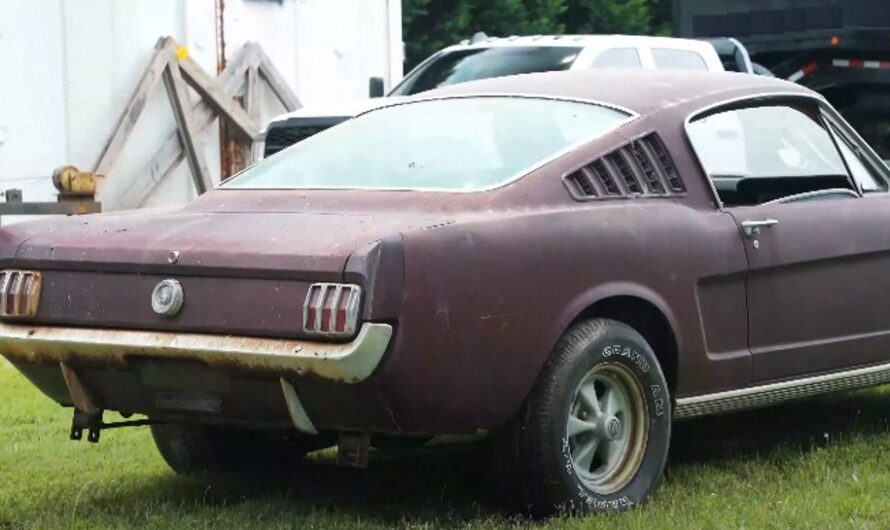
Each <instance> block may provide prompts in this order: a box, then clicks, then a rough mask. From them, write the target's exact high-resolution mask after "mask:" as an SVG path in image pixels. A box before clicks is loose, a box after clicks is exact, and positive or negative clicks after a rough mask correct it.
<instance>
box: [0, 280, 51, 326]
mask: <svg viewBox="0 0 890 530" xmlns="http://www.w3.org/2000/svg"><path fill="white" fill-rule="evenodd" d="M42 286H43V277H42V276H41V274H40V273H39V272H37V271H29V270H20V269H6V270H3V271H0V319H4V320H27V319H30V318H34V317H36V316H37V309H38V308H39V307H40V293H41V290H42ZM10 302H11V304H10ZM10 305H11V306H12V307H10Z"/></svg>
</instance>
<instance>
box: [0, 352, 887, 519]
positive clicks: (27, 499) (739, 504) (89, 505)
mask: <svg viewBox="0 0 890 530" xmlns="http://www.w3.org/2000/svg"><path fill="white" fill-rule="evenodd" d="M888 420H890V390H888V389H886V388H885V389H878V390H871V391H866V392H859V393H854V394H846V395H842V396H837V397H832V398H826V399H821V400H816V401H809V402H804V403H797V404H792V405H787V406H782V407H776V408H773V409H769V410H765V411H757V412H750V413H744V414H736V415H732V416H726V417H721V418H714V419H707V420H701V421H695V422H687V423H681V424H678V425H677V426H676V427H675V438H674V442H673V448H672V456H671V462H670V463H669V465H668V472H667V477H666V479H665V482H664V483H663V484H662V486H661V487H660V488H659V490H658V492H657V494H656V495H655V497H654V499H653V500H652V502H650V503H649V504H648V505H647V506H645V507H642V508H640V509H637V510H634V511H632V512H629V513H626V514H619V515H614V516H608V517H602V516H601V517H587V518H577V519H567V518H554V519H551V520H547V521H529V520H525V519H522V518H520V517H517V516H513V515H510V514H508V513H503V512H502V511H501V510H500V509H499V508H498V506H497V505H495V504H493V503H492V502H491V501H490V500H488V497H487V495H486V491H487V489H486V486H485V480H484V473H483V472H482V470H483V469H484V468H485V466H484V454H482V453H480V452H479V451H470V450H464V451H462V452H459V453H457V454H440V455H432V454H415V455H412V456H404V457H400V458H389V459H378V460H376V461H373V462H372V465H371V469H369V470H367V471H353V470H345V469H337V468H334V467H333V466H332V465H331V463H330V462H329V460H328V459H326V458H325V457H324V456H322V457H318V458H315V459H314V460H313V461H312V462H310V464H308V465H307V466H305V467H304V468H301V469H291V470H286V469H285V470H281V471H280V472H279V473H276V474H275V475H274V476H268V475H265V476H260V475H254V476H240V477H231V476H211V477H202V478H182V477H178V476H176V475H174V474H173V473H172V472H171V471H169V470H168V469H167V468H166V467H165V465H164V463H163V462H162V461H161V458H160V457H159V456H158V455H157V453H156V452H155V449H154V446H153V445H152V442H151V438H150V435H149V433H148V431H147V430H146V429H144V428H139V429H122V430H118V431H108V432H105V433H103V436H102V442H101V443H100V444H98V445H93V444H89V443H87V442H85V441H84V442H70V441H68V440H67V434H68V429H69V421H70V411H68V410H65V409H62V408H59V407H58V406H56V405H55V404H53V403H52V402H50V401H49V400H48V399H46V398H44V397H43V396H42V395H40V394H39V393H38V392H37V391H36V390H35V389H33V388H32V387H31V385H30V384H29V383H28V382H27V381H26V380H25V379H24V378H23V377H21V376H20V375H19V374H18V373H17V372H16V371H15V370H13V369H12V368H11V367H9V365H8V364H6V363H5V361H3V360H2V359H0V528H19V527H25V528H60V527H62V528H90V529H92V528H116V527H117V528H131V527H147V528H251V529H260V528H390V527H402V528H439V527H445V528H553V529H581V528H584V529H592V528H604V529H606V528H607V529H610V530H611V529H622V528H639V529H643V528H678V529H695V528H709V529H710V528H819V529H825V528H881V529H884V528H890V495H888V494H890V434H888V432H890V429H888Z"/></svg>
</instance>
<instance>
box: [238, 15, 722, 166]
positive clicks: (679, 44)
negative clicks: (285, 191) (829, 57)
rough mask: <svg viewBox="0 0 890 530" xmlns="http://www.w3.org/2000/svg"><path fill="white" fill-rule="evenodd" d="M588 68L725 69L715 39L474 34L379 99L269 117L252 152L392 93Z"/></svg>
mask: <svg viewBox="0 0 890 530" xmlns="http://www.w3.org/2000/svg"><path fill="white" fill-rule="evenodd" d="M588 68H642V69H686V70H710V71H723V70H724V67H723V63H722V61H721V59H720V57H719V56H718V55H717V52H716V51H715V49H714V47H713V45H711V44H710V43H708V42H704V41H700V40H692V39H675V38H668V37H644V36H629V35H549V36H547V35H536V36H523V37H518V36H514V37H506V38H496V37H488V36H486V35H485V34H483V33H477V34H476V35H474V36H473V38H472V39H469V40H466V41H463V42H461V43H460V44H457V45H454V46H449V47H447V48H445V49H443V50H441V51H439V52H437V53H435V54H433V55H432V56H431V57H429V58H428V59H426V60H425V61H423V62H422V63H420V64H419V65H418V66H417V67H416V68H414V69H413V70H412V71H411V72H410V73H408V75H407V76H405V78H404V79H403V80H402V82H401V83H399V84H398V85H397V86H396V87H395V88H394V89H393V90H392V91H391V92H390V93H389V94H388V95H386V96H385V97H383V98H369V99H365V100H359V101H347V102H339V103H336V104H329V105H318V106H308V107H304V108H302V109H299V110H297V111H295V112H291V113H288V114H285V115H282V116H278V117H276V118H274V119H273V120H271V122H270V123H269V124H268V126H267V127H266V130H265V132H264V133H263V134H262V135H261V137H260V139H259V141H258V143H257V144H256V145H255V149H254V159H255V160H259V159H261V158H265V157H268V156H271V155H273V154H275V153H277V152H278V151H281V150H282V149H285V148H287V147H289V146H291V145H293V144H295V143H297V142H300V141H302V140H305V139H306V138H308V137H310V136H312V135H313V134H316V133H318V132H321V131H323V130H325V129H327V128H328V127H332V126H334V125H336V124H338V123H340V122H342V121H345V120H348V119H349V118H351V117H353V116H356V115H358V114H361V113H362V112H365V111H368V110H371V109H373V108H375V107H378V106H382V105H386V104H390V103H392V98H397V97H405V96H412V95H414V94H419V93H421V92H426V91H427V90H432V89H435V88H439V87H443V86H447V85H454V84H458V83H464V82H467V81H475V80H479V79H488V78H493V77H503V76H508V75H517V74H527V73H535V72H547V71H560V70H585V69H588ZM372 85H373V83H372Z"/></svg>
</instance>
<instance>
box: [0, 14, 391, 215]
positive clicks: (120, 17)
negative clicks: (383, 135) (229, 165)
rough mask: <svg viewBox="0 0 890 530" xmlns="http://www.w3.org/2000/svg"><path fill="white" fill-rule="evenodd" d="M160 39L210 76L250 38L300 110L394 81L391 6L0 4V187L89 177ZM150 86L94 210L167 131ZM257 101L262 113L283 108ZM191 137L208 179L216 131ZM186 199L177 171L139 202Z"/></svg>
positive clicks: (38, 194) (108, 205) (106, 205)
mask: <svg viewBox="0 0 890 530" xmlns="http://www.w3.org/2000/svg"><path fill="white" fill-rule="evenodd" d="M220 14H222V16H220ZM162 35H170V36H172V37H173V38H174V39H176V40H177V41H178V42H179V43H181V44H183V45H185V46H186V47H187V49H188V51H189V54H190V55H191V57H193V58H194V59H196V60H197V61H198V62H199V64H200V65H201V66H202V67H203V68H204V69H205V70H207V71H208V72H212V73H215V72H217V65H218V61H219V60H220V57H219V55H220V52H221V51H222V50H224V56H225V57H231V56H233V55H234V54H235V53H236V52H237V51H238V49H239V48H240V47H241V46H242V45H243V44H244V43H245V42H249V41H254V42H258V43H259V44H260V45H261V46H262V47H263V49H264V50H265V52H266V53H267V55H269V57H270V58H271V59H272V61H273V62H274V64H275V66H276V67H277V69H278V70H279V71H280V72H281V73H282V75H283V77H284V78H285V80H286V81H287V83H288V84H289V85H290V88H291V89H292V90H293V91H294V93H295V94H296V95H297V97H298V98H299V99H300V101H301V103H302V104H303V105H319V104H329V103H336V102H339V101H343V100H352V99H356V98H361V97H365V96H366V95H367V93H368V81H369V78H371V77H381V78H383V80H384V84H385V85H386V86H387V87H392V86H394V85H395V84H397V83H398V82H399V81H400V80H401V78H402V62H403V56H402V50H403V46H402V33H401V1H400V0H225V1H223V0H216V2H214V1H194V0H54V1H50V0H42V1H40V2H35V1H33V0H3V2H0V65H2V68H3V73H4V75H3V82H2V83H0V191H2V190H5V189H9V188H20V189H22V192H23V197H24V200H25V201H51V200H54V199H55V196H56V191H55V189H54V188H53V185H52V183H51V180H50V175H51V173H52V171H53V169H54V168H56V167H57V166H61V165H65V164H73V165H75V166H78V167H79V168H80V169H82V170H87V171H89V170H92V168H93V166H94V165H95V163H96V160H97V158H98V157H99V155H100V153H101V151H102V148H103V146H104V144H105V142H106V141H107V140H108V137H109V135H110V134H111V132H112V130H113V128H114V126H115V124H116V121H117V119H118V117H119V116H120V114H121V111H122V109H123V107H124V105H125V104H126V102H127V100H128V98H129V97H130V95H131V93H132V91H133V89H134V87H135V86H136V84H137V83H138V81H139V78H140V76H141V74H142V72H143V70H144V68H145V67H146V63H147V61H148V60H149V58H150V56H151V54H152V52H153V46H154V44H155V42H156V40H157V39H158V37H159V36H162ZM221 37H222V38H221ZM159 88H160V89H159V90H156V91H155V92H154V93H153V95H152V96H151V97H150V98H149V100H148V102H147V104H146V107H145V111H144V112H143V113H142V116H141V118H140V120H139V123H138V124H137V126H136V128H135V130H134V131H133V135H132V136H131V138H130V141H129V143H128V144H127V146H126V148H125V150H124V152H123V154H122V156H121V158H120V160H119V162H118V163H117V165H116V166H115V168H114V170H113V171H112V175H110V176H109V177H108V178H107V180H106V185H105V186H104V187H103V189H102V192H101V194H100V196H99V197H98V199H99V200H101V201H102V202H103V209H104V210H113V209H115V198H116V197H117V196H118V194H119V193H120V192H121V190H122V189H123V186H125V184H126V182H127V181H128V180H129V179H137V178H140V173H144V172H145V170H146V168H149V167H150V163H151V160H150V159H151V156H152V155H153V154H154V153H155V152H156V151H157V150H158V149H159V148H160V146H161V145H162V144H163V142H164V140H166V139H167V137H168V136H169V135H170V134H171V132H172V131H173V130H174V129H175V122H174V119H173V115H172V113H171V111H170V107H169V104H168V102H167V99H166V95H165V93H164V90H163V87H162V86H160V87H159ZM266 96H268V97H266V98H264V99H265V100H266V101H263V103H262V106H263V117H264V118H268V117H271V116H274V115H276V114H279V113H281V112H282V109H281V107H279V106H277V104H273V101H274V99H273V98H272V97H271V95H269V94H267V95H266ZM201 140H202V141H203V144H204V148H205V150H206V158H207V161H208V166H209V169H210V173H211V175H212V178H213V179H214V180H215V181H217V180H218V179H219V174H220V163H219V154H218V153H219V137H218V128H217V127H209V128H208V129H207V130H206V131H205V132H204V133H203V134H202V138H201ZM194 193H195V192H194V190H193V184H192V180H191V178H190V176H189V174H188V168H187V166H186V164H182V166H181V167H180V168H179V169H178V170H177V172H176V174H174V175H172V176H171V178H169V179H167V180H166V181H165V182H164V183H163V184H162V185H161V186H160V187H159V188H157V189H156V190H155V192H154V193H153V194H152V196H151V197H149V199H148V201H147V203H146V204H147V205H161V204H164V205H167V204H177V203H183V202H187V201H188V200H190V199H191V198H192V197H193V196H194ZM11 221H13V219H12V218H10V217H7V218H4V219H3V222H4V223H7V222H11Z"/></svg>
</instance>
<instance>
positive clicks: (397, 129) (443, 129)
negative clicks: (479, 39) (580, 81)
mask: <svg viewBox="0 0 890 530" xmlns="http://www.w3.org/2000/svg"><path fill="white" fill-rule="evenodd" d="M629 117H630V115H629V114H627V113H626V112H623V111H619V110H615V109H612V108H608V107H604V106H601V105H596V104H593V103H581V102H575V101H561V100H550V99H540V98H524V97H471V98H451V99H440V100H429V101H418V102H413V103H406V104H400V105H395V106H391V107H385V108H382V109H378V110H375V111H372V112H369V113H367V114H363V115H361V116H358V117H357V118H354V119H352V120H349V121H346V122H344V123H342V124H340V125H337V126H335V127H332V128H330V129H328V130H326V131H324V132H321V133H319V134H316V135H315V136H312V137H310V138H308V139H306V140H304V141H302V142H300V143H298V144H296V145H294V146H292V147H290V148H288V149H286V150H284V151H282V152H280V153H278V154H277V155H275V156H273V157H271V158H269V159H266V160H264V161H263V162H260V163H259V164H257V165H255V166H253V167H251V168H248V169H247V170H245V171H243V172H242V173H240V174H239V175H237V176H235V177H233V178H232V179H230V180H228V181H227V182H225V183H223V184H222V187H223V188H320V189H332V188H333V189H338V188H339V189H343V188H358V189H379V190H406V189H410V190H428V191H481V190H486V189H492V188H495V187H498V186H501V185H504V184H506V183H508V182H511V181H513V180H515V179H517V178H519V177H521V176H523V175H524V174H526V173H528V172H529V171H531V170H533V169H535V168H536V167H538V166H540V165H542V164H543V163H545V162H547V161H548V160H549V159H552V158H554V157H556V156H558V155H559V154H561V153H562V152H564V151H567V150H569V149H570V148H571V147H573V146H575V145H577V144H580V143H582V142H585V141H588V140H591V139H593V138H595V137H597V136H600V135H602V134H604V133H606V132H607V131H610V130H612V129H614V128H616V127H618V126H619V125H620V124H621V123H623V122H624V121H625V120H627V119H628V118H629Z"/></svg>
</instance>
